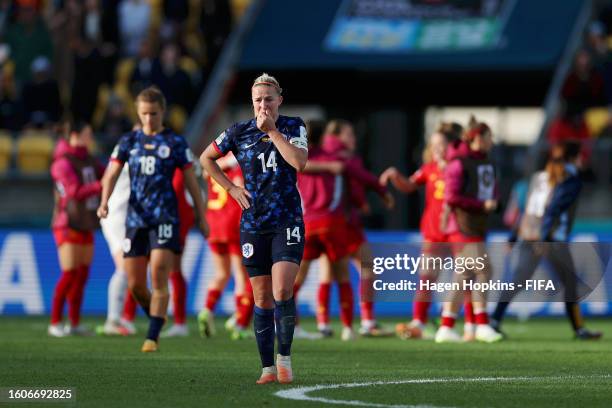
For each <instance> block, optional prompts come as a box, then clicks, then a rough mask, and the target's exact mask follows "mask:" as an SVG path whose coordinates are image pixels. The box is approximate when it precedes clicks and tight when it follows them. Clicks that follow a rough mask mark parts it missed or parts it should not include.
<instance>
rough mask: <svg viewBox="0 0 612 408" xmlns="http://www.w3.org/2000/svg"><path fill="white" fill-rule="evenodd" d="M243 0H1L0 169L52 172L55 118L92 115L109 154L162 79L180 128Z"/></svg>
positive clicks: (171, 118) (102, 150) (172, 120)
mask: <svg viewBox="0 0 612 408" xmlns="http://www.w3.org/2000/svg"><path fill="white" fill-rule="evenodd" d="M248 3H249V1H247V0H239V1H236V0H234V1H230V0H46V1H45V0H1V1H0V172H1V173H9V174H12V175H13V176H16V177H19V176H23V175H36V174H40V173H46V174H48V166H49V159H50V155H51V153H52V149H53V144H54V137H53V128H54V126H55V124H56V123H57V122H59V121H61V120H66V119H72V120H75V121H85V122H88V123H91V124H92V126H93V129H94V131H95V132H96V136H97V138H96V140H97V144H98V145H97V152H98V153H99V154H101V155H107V154H108V153H109V152H110V151H111V150H112V147H113V146H114V145H115V143H116V141H117V140H118V138H119V136H120V135H121V134H123V133H124V132H126V131H128V130H130V129H131V128H132V126H133V124H134V121H135V119H136V117H135V110H134V104H133V97H134V95H136V94H137V93H138V92H139V91H140V90H141V89H143V88H144V87H146V86H148V85H151V84H155V85H157V86H158V87H159V88H160V89H161V90H162V91H163V93H164V94H165V95H166V98H167V100H168V106H169V109H168V117H167V123H168V125H169V126H171V127H172V128H174V129H175V130H176V131H177V132H181V131H182V130H183V128H184V126H185V123H186V121H187V118H188V115H189V114H190V113H191V111H192V110H193V108H194V105H195V103H196V102H197V98H198V97H199V95H200V93H201V91H202V90H203V89H204V87H205V86H206V81H207V79H208V78H209V76H210V73H211V70H212V67H213V65H214V63H215V61H216V60H217V58H218V57H219V54H220V52H221V49H222V47H223V44H224V41H225V40H226V38H227V37H228V35H229V33H230V32H231V29H232V26H233V24H234V21H236V19H237V18H239V17H240V15H241V14H242V13H243V12H244V9H245V8H246V6H247V5H248Z"/></svg>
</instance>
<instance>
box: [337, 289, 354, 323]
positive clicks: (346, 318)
mask: <svg viewBox="0 0 612 408" xmlns="http://www.w3.org/2000/svg"><path fill="white" fill-rule="evenodd" d="M339 286H340V321H341V322H342V325H343V326H345V327H352V326H353V288H352V287H351V283H350V282H342V283H340V285H339Z"/></svg>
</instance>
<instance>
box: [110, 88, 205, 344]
mask: <svg viewBox="0 0 612 408" xmlns="http://www.w3.org/2000/svg"><path fill="white" fill-rule="evenodd" d="M165 109H166V100H165V98H164V96H163V94H162V93H161V91H160V90H159V89H158V88H156V87H149V88H146V89H145V90H143V91H142V92H140V93H139V94H138V96H137V97H136V110H137V113H138V117H139V119H140V122H141V124H142V129H140V130H137V131H134V132H131V133H128V134H127V135H125V136H123V137H122V138H121V139H120V141H119V143H118V144H117V146H116V147H115V150H114V152H113V154H112V158H111V163H110V164H109V166H108V168H107V170H106V173H105V176H104V179H103V181H102V186H103V188H102V201H101V203H100V207H99V208H98V216H100V218H105V217H106V216H107V215H108V200H109V198H110V196H111V194H112V193H113V189H114V187H115V183H116V182H117V178H118V177H119V174H120V173H121V168H122V167H123V164H124V163H126V162H127V163H128V165H129V170H130V184H131V192H130V201H129V207H128V213H127V221H126V238H125V240H124V242H123V251H124V258H125V259H124V261H125V270H126V272H127V275H128V287H129V288H130V292H131V293H132V295H133V296H134V297H135V298H136V300H137V301H138V303H139V304H140V305H141V306H142V308H143V309H144V311H145V313H146V314H147V315H148V316H149V318H150V320H149V330H148V333H147V337H146V340H145V342H144V344H143V346H142V351H143V352H152V351H157V349H158V339H159V333H160V331H161V328H162V326H163V324H164V322H165V317H166V310H167V306H168V298H169V296H168V275H169V274H170V272H171V270H172V267H173V262H174V254H176V253H179V252H180V243H179V219H178V210H177V199H176V194H175V192H174V189H173V187H172V177H173V175H174V172H175V170H176V169H177V168H181V169H183V170H184V172H185V184H186V186H187V190H188V191H189V193H190V194H191V197H192V198H193V201H194V205H195V208H196V211H197V213H198V214H199V227H200V229H201V231H202V233H203V234H204V235H207V233H208V232H207V231H208V225H207V224H206V219H205V212H204V211H205V208H204V202H203V200H202V196H201V193H200V188H199V185H198V182H197V180H196V176H195V174H194V171H193V168H192V165H193V163H192V161H193V154H192V153H191V151H190V150H189V147H188V146H187V142H186V141H185V139H184V138H183V137H182V136H179V135H176V134H174V133H173V132H172V131H170V130H168V129H166V128H164V126H163V122H162V120H163V116H164V111H165ZM149 262H150V264H151V278H152V279H151V282H152V287H153V293H152V294H151V293H150V292H149V289H148V288H147V264H148V263H149Z"/></svg>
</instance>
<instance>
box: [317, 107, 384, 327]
mask: <svg viewBox="0 0 612 408" xmlns="http://www.w3.org/2000/svg"><path fill="white" fill-rule="evenodd" d="M325 133H326V135H325V137H324V139H323V149H324V150H325V151H326V152H327V153H331V154H335V155H338V156H340V157H343V158H344V160H345V166H346V176H347V180H346V181H347V189H348V202H347V204H348V209H349V212H348V219H347V226H348V228H347V230H346V231H345V232H344V233H345V234H346V237H347V250H348V253H349V257H350V260H351V262H352V263H353V266H354V267H355V268H356V269H357V270H358V271H359V272H360V295H361V296H360V297H361V299H360V304H359V306H360V311H361V327H360V328H359V333H360V334H361V335H362V336H364V337H384V336H389V335H392V332H390V331H388V330H386V329H385V328H384V327H382V326H380V325H379V324H378V323H377V322H376V317H375V314H374V302H373V300H372V298H373V293H372V292H373V291H372V281H373V280H374V274H373V273H372V269H371V268H370V267H369V266H367V265H371V264H372V262H364V263H363V264H362V259H363V260H367V259H372V250H371V249H370V245H368V242H367V240H366V236H365V232H364V228H363V225H362V222H361V216H362V214H363V213H364V212H367V211H368V210H369V207H368V204H367V201H366V190H368V189H370V190H373V191H375V192H376V193H377V194H378V195H379V196H380V197H381V199H382V200H383V202H384V205H385V207H386V208H387V209H392V208H393V206H394V205H395V201H394V199H393V196H392V195H391V193H389V192H388V191H387V188H386V187H385V186H383V185H381V184H380V183H379V180H378V177H376V176H375V175H374V174H372V173H370V172H369V171H368V170H367V169H366V168H365V166H364V165H363V161H362V160H361V158H360V157H359V156H357V155H356V153H355V152H356V149H357V139H356V137H355V130H354V129H353V125H352V124H351V123H350V122H348V121H346V120H341V119H335V120H332V121H330V122H329V123H328V125H327V127H326V131H325ZM326 271H327V269H323V270H322V272H323V273H322V275H325V274H326ZM322 281H323V282H324V281H325V279H323V280H322ZM346 285H348V287H349V288H350V281H348V276H347V282H346V283H345V286H344V290H345V291H348V289H346ZM342 290H343V287H342V285H340V293H342ZM320 291H322V292H323V294H324V296H323V297H322V298H324V299H325V298H327V299H329V285H327V287H326V286H323V287H322V288H320ZM351 291H352V289H351ZM351 298H352V295H351ZM341 303H342V302H341ZM350 306H351V308H352V302H351V305H350Z"/></svg>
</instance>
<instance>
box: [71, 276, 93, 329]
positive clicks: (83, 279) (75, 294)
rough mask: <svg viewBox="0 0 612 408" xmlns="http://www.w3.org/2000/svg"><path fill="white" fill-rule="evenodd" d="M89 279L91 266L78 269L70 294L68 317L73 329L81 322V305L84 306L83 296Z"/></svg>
mask: <svg viewBox="0 0 612 408" xmlns="http://www.w3.org/2000/svg"><path fill="white" fill-rule="evenodd" d="M88 277H89V265H82V266H80V267H78V268H77V270H76V275H75V278H74V282H73V284H72V287H71V288H70V291H69V292H68V317H69V318H70V325H71V326H72V327H77V326H78V325H79V323H80V321H81V305H82V304H83V294H84V292H85V284H86V283H87V278H88Z"/></svg>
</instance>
